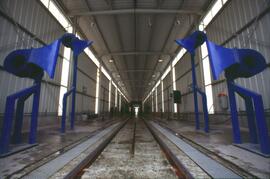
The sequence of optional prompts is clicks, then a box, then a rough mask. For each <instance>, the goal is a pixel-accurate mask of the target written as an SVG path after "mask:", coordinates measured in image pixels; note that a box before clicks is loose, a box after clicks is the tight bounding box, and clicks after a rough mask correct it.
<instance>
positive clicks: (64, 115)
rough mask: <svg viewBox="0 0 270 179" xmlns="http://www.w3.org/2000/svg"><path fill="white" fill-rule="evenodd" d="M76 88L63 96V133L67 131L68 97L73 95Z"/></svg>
mask: <svg viewBox="0 0 270 179" xmlns="http://www.w3.org/2000/svg"><path fill="white" fill-rule="evenodd" d="M73 91H74V88H72V89H71V90H69V91H68V92H66V93H65V94H64V96H63V106H62V107H63V111H62V120H61V133H65V131H66V113H67V97H68V96H69V95H70V94H71V93H73Z"/></svg>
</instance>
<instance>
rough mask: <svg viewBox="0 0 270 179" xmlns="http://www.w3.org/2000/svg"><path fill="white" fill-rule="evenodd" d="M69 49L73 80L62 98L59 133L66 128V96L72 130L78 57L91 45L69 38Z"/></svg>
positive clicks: (89, 42) (88, 42)
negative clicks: (69, 100)
mask: <svg viewBox="0 0 270 179" xmlns="http://www.w3.org/2000/svg"><path fill="white" fill-rule="evenodd" d="M68 43H69V46H70V48H71V49H72V50H73V79H72V88H71V90H70V91H68V92H67V93H66V94H64V98H63V106H62V107H63V109H62V122H61V133H64V132H65V126H66V108H67V96H69V95H70V94H72V102H71V114H70V129H71V130H73V129H74V120H75V102H76V86H77V66H78V56H79V54H80V53H81V52H83V50H84V49H85V48H87V47H88V46H90V45H91V44H92V42H91V41H86V40H80V39H78V38H76V37H75V38H71V39H69V40H68Z"/></svg>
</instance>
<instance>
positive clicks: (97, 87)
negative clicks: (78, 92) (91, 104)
mask: <svg viewBox="0 0 270 179" xmlns="http://www.w3.org/2000/svg"><path fill="white" fill-rule="evenodd" d="M98 105H99V68H98V69H97V83H96V103H95V114H98Z"/></svg>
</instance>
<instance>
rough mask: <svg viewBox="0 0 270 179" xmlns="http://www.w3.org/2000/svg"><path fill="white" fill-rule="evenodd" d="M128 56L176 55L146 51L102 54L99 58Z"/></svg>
mask: <svg viewBox="0 0 270 179" xmlns="http://www.w3.org/2000/svg"><path fill="white" fill-rule="evenodd" d="M127 55H166V56H169V57H171V56H174V55H175V54H169V53H164V52H154V51H153V52H151V51H146V52H138V51H136V52H112V53H105V54H101V55H100V56H99V57H100V58H102V57H106V56H127Z"/></svg>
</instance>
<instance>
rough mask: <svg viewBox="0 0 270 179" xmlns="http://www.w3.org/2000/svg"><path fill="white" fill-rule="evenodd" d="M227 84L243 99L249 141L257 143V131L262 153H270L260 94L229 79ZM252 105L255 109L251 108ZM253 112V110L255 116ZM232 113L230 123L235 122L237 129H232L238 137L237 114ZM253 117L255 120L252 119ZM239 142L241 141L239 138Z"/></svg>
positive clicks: (269, 141) (232, 91)
mask: <svg viewBox="0 0 270 179" xmlns="http://www.w3.org/2000/svg"><path fill="white" fill-rule="evenodd" d="M227 84H228V85H229V86H230V88H229V89H230V91H231V93H235V92H236V93H238V94H239V95H240V96H241V97H243V99H244V100H245V103H246V110H247V118H248V127H249V135H250V142H251V143H257V133H258V140H259V144H260V149H261V152H262V153H263V154H270V140H269V136H268V129H267V124H266V120H265V116H264V110H263V109H264V108H263V100H262V96H261V95H260V94H257V93H255V92H253V91H250V90H248V89H245V88H243V87H241V86H238V85H236V84H235V83H234V82H232V81H229V82H228V83H227ZM253 107H254V110H255V111H254V110H253ZM249 110H251V111H249ZM253 112H255V116H254V113H253ZM236 114H237V113H236ZM234 115H235V113H233V116H232V123H236V124H234V125H233V127H234V128H237V129H234V130H233V131H238V132H237V133H235V136H236V135H239V136H238V138H240V137H241V136H240V128H239V124H238V116H237V115H235V116H234ZM254 118H255V119H256V120H254ZM255 121H256V123H255ZM240 139H241V138H240ZM239 142H240V143H241V140H240V141H239Z"/></svg>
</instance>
